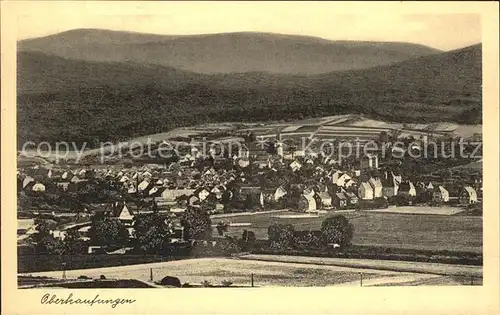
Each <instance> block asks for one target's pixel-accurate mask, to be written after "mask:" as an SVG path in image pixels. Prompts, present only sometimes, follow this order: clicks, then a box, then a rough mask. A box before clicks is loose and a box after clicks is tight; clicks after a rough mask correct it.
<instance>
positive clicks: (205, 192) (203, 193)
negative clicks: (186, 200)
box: [195, 188, 210, 201]
mask: <svg viewBox="0 0 500 315" xmlns="http://www.w3.org/2000/svg"><path fill="white" fill-rule="evenodd" d="M195 194H197V196H198V198H200V201H204V200H205V199H207V197H208V195H210V192H209V191H208V190H206V189H205V188H202V189H199V190H198V191H196V192H195Z"/></svg>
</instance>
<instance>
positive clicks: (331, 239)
mask: <svg viewBox="0 0 500 315" xmlns="http://www.w3.org/2000/svg"><path fill="white" fill-rule="evenodd" d="M353 235H354V226H353V225H352V224H351V223H349V221H348V220H347V219H346V217H344V216H343V215H336V216H333V217H329V218H326V219H325V220H324V221H323V223H322V224H321V236H322V239H323V242H324V244H325V245H327V244H331V243H334V244H338V245H340V246H341V247H342V248H343V247H346V246H349V245H350V244H351V241H352V237H353Z"/></svg>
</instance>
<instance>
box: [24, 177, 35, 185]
mask: <svg viewBox="0 0 500 315" xmlns="http://www.w3.org/2000/svg"><path fill="white" fill-rule="evenodd" d="M34 181H35V179H34V178H33V177H31V176H26V177H25V178H24V179H23V188H26V187H27V186H28V184H29V183H31V182H34Z"/></svg>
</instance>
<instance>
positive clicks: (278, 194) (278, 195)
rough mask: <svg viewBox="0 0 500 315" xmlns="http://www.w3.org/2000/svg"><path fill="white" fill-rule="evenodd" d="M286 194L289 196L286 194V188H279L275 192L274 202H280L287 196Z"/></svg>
mask: <svg viewBox="0 0 500 315" xmlns="http://www.w3.org/2000/svg"><path fill="white" fill-rule="evenodd" d="M286 194H287V192H286V190H285V188H283V186H280V187H278V188H277V189H276V191H275V192H274V201H278V200H280V199H281V198H283V197H284V196H286Z"/></svg>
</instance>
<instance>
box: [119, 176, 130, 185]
mask: <svg viewBox="0 0 500 315" xmlns="http://www.w3.org/2000/svg"><path fill="white" fill-rule="evenodd" d="M129 180H130V179H129V178H128V177H127V175H124V176H122V177H121V178H120V183H125V182H128V181H129Z"/></svg>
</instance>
